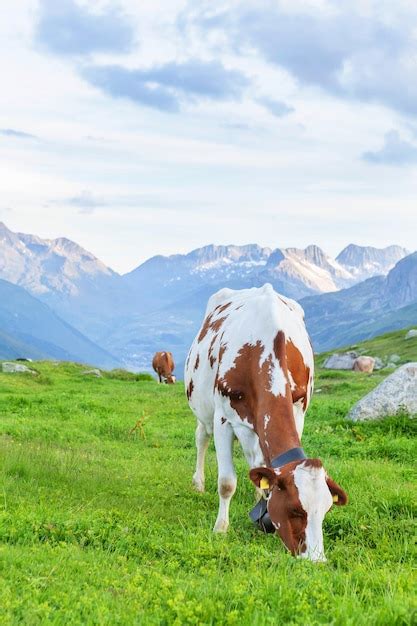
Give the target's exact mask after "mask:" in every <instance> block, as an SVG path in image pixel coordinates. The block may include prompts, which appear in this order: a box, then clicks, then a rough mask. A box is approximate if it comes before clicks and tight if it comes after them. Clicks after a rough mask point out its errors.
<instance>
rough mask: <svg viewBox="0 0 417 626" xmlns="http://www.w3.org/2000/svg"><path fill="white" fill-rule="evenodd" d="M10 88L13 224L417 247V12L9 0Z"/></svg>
mask: <svg viewBox="0 0 417 626" xmlns="http://www.w3.org/2000/svg"><path fill="white" fill-rule="evenodd" d="M0 76H1V83H2V86H1V98H0V221H3V222H5V223H6V225H7V226H8V227H9V228H11V229H12V230H18V231H21V232H29V233H34V234H37V235H39V236H42V237H48V238H53V237H58V236H66V237H68V238H70V239H73V240H75V241H77V242H78V243H79V244H80V245H82V246H84V247H85V248H87V249H88V250H90V251H91V252H93V253H94V254H95V255H97V256H98V257H99V258H100V259H101V260H103V261H104V262H105V263H106V264H108V265H110V266H111V267H112V268H113V269H115V270H116V271H120V272H126V271H129V270H131V269H133V268H134V267H136V266H137V265H138V264H139V263H141V262H143V261H144V260H145V259H147V258H149V257H150V256H153V255H154V254H174V253H177V252H187V251H189V250H191V249H194V248H196V247H199V246H203V245H206V244H209V243H215V244H227V243H234V244H244V243H259V244H260V245H263V246H269V247H272V248H275V247H289V246H297V247H305V246H307V245H308V244H310V243H315V244H318V245H320V246H321V247H322V248H323V249H324V250H325V251H326V252H328V253H329V254H330V255H333V256H335V255H336V254H337V253H338V252H339V251H340V250H341V249H342V248H343V247H344V246H346V245H347V244H349V243H351V242H354V243H357V244H360V245H374V246H378V247H382V246H385V245H389V244H391V243H398V244H400V245H403V246H405V247H407V248H408V249H409V250H415V249H416V248H417V244H416V232H417V210H416V209H417V206H416V204H417V202H416V200H417V3H415V1H414V0H389V1H388V0H375V1H374V0H337V1H335V0H334V1H330V0H224V1H223V0H217V1H216V2H212V0H210V1H206V0H141V2H138V1H137V0H117V1H116V0H59V2H57V1H56V0H19V2H16V1H15V0H2V2H1V3H0Z"/></svg>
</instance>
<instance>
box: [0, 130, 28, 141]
mask: <svg viewBox="0 0 417 626" xmlns="http://www.w3.org/2000/svg"><path fill="white" fill-rule="evenodd" d="M0 135H3V136H4V137H15V138H16V139H37V137H36V135H31V134H30V133H25V132H23V131H22V130H16V129H14V128H0Z"/></svg>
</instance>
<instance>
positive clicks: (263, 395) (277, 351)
mask: <svg viewBox="0 0 417 626" xmlns="http://www.w3.org/2000/svg"><path fill="white" fill-rule="evenodd" d="M313 372H314V358H313V351H312V348H311V344H310V340H309V337H308V335H307V331H306V329H305V325H304V313H303V310H302V308H301V307H300V306H299V305H298V304H297V303H296V302H294V301H293V300H289V299H288V298H285V297H283V296H280V295H279V294H277V293H276V292H275V291H274V290H273V288H272V286H271V285H269V284H266V285H264V286H263V287H261V288H259V289H257V288H253V289H243V290H241V291H233V290H231V289H222V290H221V291H219V292H218V293H216V294H214V295H213V296H212V297H211V298H210V300H209V302H208V305H207V310H206V315H205V319H204V322H203V325H202V327H201V329H200V331H199V333H198V335H197V337H196V338H195V340H194V342H193V344H192V346H191V349H190V352H189V355H188V358H187V363H186V367H185V384H186V389H187V397H188V401H189V404H190V407H191V409H192V410H193V412H194V413H195V415H196V417H197V430H196V446H197V465H196V471H195V474H194V476H193V483H194V485H195V487H196V488H197V490H198V491H204V458H205V453H206V450H207V446H208V443H209V439H210V436H211V435H212V434H213V435H214V443H215V447H216V455H217V463H218V492H219V501H220V502H219V511H218V516H217V520H216V523H215V526H214V531H216V532H226V531H227V529H228V526H229V505H230V500H231V498H232V496H233V494H234V492H235V490H236V482H237V481H236V473H235V470H234V465H233V440H234V437H235V436H236V437H237V438H238V440H239V442H240V444H241V446H242V448H243V452H244V455H245V457H246V460H247V462H248V464H249V466H250V468H251V471H250V478H251V480H252V481H253V482H254V484H255V485H256V487H257V488H258V491H259V492H260V493H263V494H264V496H265V498H266V504H265V512H266V513H267V514H268V516H269V521H270V524H271V527H272V529H275V531H276V532H278V534H279V535H280V537H281V539H282V540H283V542H284V544H285V545H286V546H287V548H288V549H289V550H290V551H291V552H292V553H293V554H294V555H299V556H302V557H306V558H309V559H311V560H313V561H323V560H325V557H324V549H323V531H322V523H323V519H324V516H325V514H326V513H327V511H328V510H329V509H330V508H331V506H332V504H333V502H335V503H336V504H339V505H342V504H346V502H347V496H346V494H345V492H344V491H343V490H342V489H341V488H340V487H339V486H338V485H337V484H336V483H335V482H334V481H333V480H332V479H331V478H330V477H329V476H328V475H327V474H326V472H325V470H324V468H323V465H322V463H321V461H320V460H319V459H309V458H306V456H305V455H304V452H303V450H302V448H301V447H300V446H301V444H300V439H301V435H302V432H303V426H304V414H305V411H306V409H307V407H308V404H309V401H310V398H311V394H312V389H313ZM261 490H262V491H261ZM261 505H262V502H260V506H261ZM260 525H261V527H262V524H260Z"/></svg>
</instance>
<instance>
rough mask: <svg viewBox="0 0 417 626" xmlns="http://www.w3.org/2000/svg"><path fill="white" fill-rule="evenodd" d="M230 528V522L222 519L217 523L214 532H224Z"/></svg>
mask: <svg viewBox="0 0 417 626" xmlns="http://www.w3.org/2000/svg"><path fill="white" fill-rule="evenodd" d="M228 528H229V522H226V521H225V520H220V521H217V522H216V523H215V525H214V528H213V532H214V533H223V534H224V533H227V530H228Z"/></svg>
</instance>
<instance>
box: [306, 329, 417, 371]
mask: <svg viewBox="0 0 417 626" xmlns="http://www.w3.org/2000/svg"><path fill="white" fill-rule="evenodd" d="M410 328H417V319H416V323H415V324H414V326H410V327H409V328H405V329H402V330H396V331H395V332H390V333H385V334H384V335H379V336H378V337H374V338H373V339H367V340H366V341H361V342H360V343H356V344H351V345H350V346H344V347H342V348H336V349H335V350H331V351H330V352H324V353H323V354H320V355H319V356H318V357H317V363H318V364H319V365H322V364H323V362H324V360H325V359H326V358H327V357H328V356H329V355H330V354H333V353H334V352H346V351H347V350H355V351H356V352H359V354H366V355H367V356H373V357H379V358H380V359H382V360H383V361H384V363H388V362H389V360H390V357H391V356H392V355H398V356H399V357H400V361H398V363H399V364H401V363H408V362H410V361H417V337H413V338H412V339H405V336H406V334H407V332H408V331H409V330H410Z"/></svg>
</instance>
